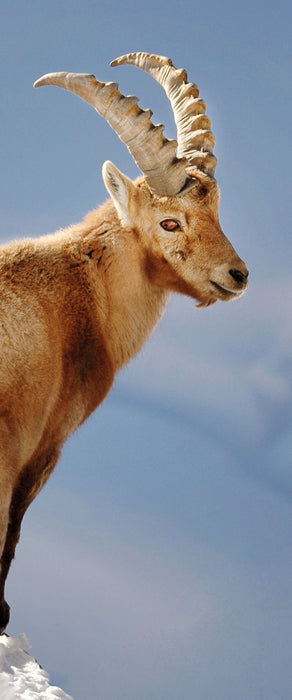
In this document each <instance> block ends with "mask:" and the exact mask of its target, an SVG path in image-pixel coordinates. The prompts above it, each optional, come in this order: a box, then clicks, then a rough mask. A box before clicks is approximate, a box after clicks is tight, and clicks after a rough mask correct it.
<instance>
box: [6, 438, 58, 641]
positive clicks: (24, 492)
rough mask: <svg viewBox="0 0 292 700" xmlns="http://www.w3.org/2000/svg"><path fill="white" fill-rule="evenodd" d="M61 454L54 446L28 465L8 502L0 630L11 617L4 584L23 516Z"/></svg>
mask: <svg viewBox="0 0 292 700" xmlns="http://www.w3.org/2000/svg"><path fill="white" fill-rule="evenodd" d="M58 457H59V450H55V449H54V450H50V451H49V452H48V453H46V454H43V455H42V456H40V457H37V458H35V459H34V460H32V461H31V462H30V463H29V464H28V465H26V467H25V468H24V469H23V470H22V472H21V474H20V476H19V479H18V482H17V484H16V486H15V488H14V491H13V494H12V498H10V501H11V504H10V501H9V505H10V509H9V506H8V511H9V515H8V516H7V515H6V531H5V535H6V536H5V540H4V546H3V548H2V556H1V570H0V633H1V632H3V630H4V629H5V627H6V626H7V624H8V621H9V606H8V605H7V603H6V602H5V600H4V587H5V581H6V578H7V574H8V571H9V568H10V564H11V561H12V559H13V557H14V552H15V547H16V545H17V542H18V540H19V536H20V528H21V522H22V518H23V516H24V514H25V511H26V510H27V508H28V506H29V505H30V503H31V502H32V501H33V499H34V498H35V496H36V495H37V494H38V493H39V491H40V490H41V488H42V487H43V486H44V484H45V482H46V481H47V479H48V478H49V476H50V474H51V472H52V471H53V469H54V467H55V464H56V462H57V460H58ZM8 518H9V522H8V524H7V520H8Z"/></svg>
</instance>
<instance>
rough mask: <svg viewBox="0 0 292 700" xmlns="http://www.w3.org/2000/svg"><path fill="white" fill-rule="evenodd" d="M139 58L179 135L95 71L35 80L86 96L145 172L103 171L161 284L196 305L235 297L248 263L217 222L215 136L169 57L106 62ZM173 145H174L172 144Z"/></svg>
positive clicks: (194, 88)
mask: <svg viewBox="0 0 292 700" xmlns="http://www.w3.org/2000/svg"><path fill="white" fill-rule="evenodd" d="M125 64H129V65H136V66H138V67H139V68H141V69H142V70H144V71H146V72H148V73H150V75H152V76H153V77H154V78H155V80H157V81H158V82H159V83H160V84H161V85H162V87H163V88H164V90H165V92H166V94H167V96H168V98H169V100H170V102H171V106H172V109H173V114H174V119H175V123H176V127H177V142H176V141H172V140H168V139H166V138H165V137H164V136H163V133H162V132H163V128H164V127H163V126H162V125H158V126H154V125H153V124H152V122H151V115H152V113H151V112H150V111H149V110H141V109H140V108H139V107H138V104H137V102H138V100H137V98H136V97H132V96H128V97H124V96H123V95H122V94H121V93H120V92H119V89H118V85H117V84H116V83H99V82H98V81H97V80H96V78H95V77H94V76H93V75H87V74H78V73H49V74H48V75H45V76H43V77H42V78H40V79H39V80H37V81H36V83H35V87H40V86H41V85H58V86H60V87H63V88H65V89H66V90H70V91H71V92H74V93H75V94H77V95H79V96H80V97H82V98H83V99H84V100H86V101H87V102H88V103H89V104H91V105H92V106H93V107H94V108H95V109H96V110H97V112H98V113H99V114H101V115H102V116H103V117H105V119H106V120H107V121H108V122H109V124H110V125H111V126H112V127H113V129H114V130H115V131H116V133H117V134H118V136H119V137H120V139H121V140H122V141H123V142H124V143H125V144H126V145H127V147H128V149H129V151H130V153H131V154H132V156H133V158H134V160H135V161H136V163H137V165H138V167H139V168H140V170H141V171H142V173H143V178H140V179H138V180H137V181H135V182H134V183H133V182H132V181H131V180H129V178H127V177H126V176H125V175H123V174H122V173H121V172H120V171H119V170H118V169H117V168H116V167H115V166H114V165H113V164H112V163H110V162H109V161H107V162H106V163H104V166H103V178H104V182H105V185H106V187H107V189H108V191H109V193H110V195H111V198H112V200H113V202H114V205H115V207H116V210H117V213H118V216H119V218H120V220H121V223H122V225H123V226H124V227H130V228H131V229H132V231H133V232H134V234H135V235H136V236H137V237H138V238H139V239H140V242H141V261H142V264H143V265H144V269H145V271H146V272H147V275H148V276H149V277H150V278H151V279H152V280H153V282H154V283H155V284H157V285H158V286H161V287H164V288H167V289H169V290H174V291H179V292H182V293H185V294H188V295H189V296H192V297H194V298H195V299H197V300H198V301H199V302H200V305H201V306H207V305H209V304H212V303H214V302H215V301H216V300H217V299H222V300H224V301H228V300H230V299H235V298H237V297H239V296H240V295H241V294H242V293H243V292H244V290H245V289H246V287H247V278H248V271H247V269H246V266H245V264H244V263H243V262H242V260H241V259H240V258H239V257H238V255H237V254H236V252H235V250H234V249H233V247H232V246H231V244H230V242H229V241H228V239H227V238H226V237H225V236H224V233H223V232H222V230H221V228H220V224H219V218H218V205H219V190H218V186H217V183H216V180H215V178H214V172H215V168H216V158H215V156H214V155H213V152H212V151H213V147H214V144H215V139H214V136H213V134H212V132H211V130H210V127H211V124H210V120H209V118H208V117H207V116H206V114H205V111H206V105H205V103H204V101H203V100H202V99H200V98H199V97H198V95H199V90H198V88H197V86H196V85H194V84H193V83H189V82H188V81H187V73H186V71H184V70H177V69H176V68H175V67H174V66H173V64H172V62H171V60H170V59H168V58H165V57H163V56H153V55H150V54H147V53H132V54H127V55H126V56H122V57H121V58H118V59H116V60H115V61H113V62H112V64H111V65H113V66H118V65H125ZM176 149H177V150H176Z"/></svg>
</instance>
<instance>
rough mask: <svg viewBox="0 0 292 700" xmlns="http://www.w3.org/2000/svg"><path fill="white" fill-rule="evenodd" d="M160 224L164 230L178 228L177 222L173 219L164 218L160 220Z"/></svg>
mask: <svg viewBox="0 0 292 700" xmlns="http://www.w3.org/2000/svg"><path fill="white" fill-rule="evenodd" d="M160 226H161V227H162V228H164V230H165V231H175V230H176V229H177V228H179V224H178V223H177V221H174V219H164V221H161V222H160Z"/></svg>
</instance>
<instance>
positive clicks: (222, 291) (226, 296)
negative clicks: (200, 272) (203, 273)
mask: <svg viewBox="0 0 292 700" xmlns="http://www.w3.org/2000/svg"><path fill="white" fill-rule="evenodd" d="M210 282H211V284H212V286H213V287H215V289H216V290H217V292H219V299H223V300H225V301H230V300H231V299H238V298H239V297H241V295H242V294H243V292H244V291H245V288H244V289H239V290H236V291H235V290H234V289H230V288H229V287H224V285H223V284H218V282H213V281H212V280H210Z"/></svg>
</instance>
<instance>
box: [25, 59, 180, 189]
mask: <svg viewBox="0 0 292 700" xmlns="http://www.w3.org/2000/svg"><path fill="white" fill-rule="evenodd" d="M43 85H57V86H58V87H61V88H64V89H65V90H69V91H70V92H73V93H75V94H76V95H78V96H79V97H81V98H82V99H84V100H85V101H86V102H88V103H89V104H90V105H92V107H94V108H95V109H96V111H97V112H98V113H99V114H100V115H101V116H103V117H104V118H105V119H106V120H107V121H108V123H109V124H110V126H111V127H112V128H113V129H114V131H115V132H116V133H117V135H118V136H119V138H120V139H121V140H122V141H123V143H125V145H126V146H127V148H128V150H129V151H130V153H131V155H132V156H133V158H134V160H135V162H136V164H137V165H138V167H139V168H140V170H142V173H143V174H144V175H145V179H146V182H147V184H148V186H149V188H150V189H151V190H153V191H154V192H156V194H160V195H167V196H174V195H176V194H178V193H179V192H180V191H181V190H182V189H183V188H184V187H185V185H186V183H187V182H188V180H189V177H188V175H187V173H186V170H185V166H186V161H185V159H181V158H179V159H178V158H177V157H176V147H177V143H176V141H172V140H168V139H166V137H165V136H164V135H163V134H162V131H163V128H164V127H163V126H162V125H158V126H157V127H156V126H154V125H153V124H152V121H151V116H152V112H151V110H142V109H141V108H140V107H139V106H138V98H137V97H134V96H132V95H130V96H127V97H125V96H124V95H122V93H121V92H120V91H119V88H118V84H117V83H111V82H108V83H100V82H98V81H97V80H96V78H95V76H94V75H93V74H89V73H66V72H59V73H48V74H46V75H44V76H42V77H41V78H39V79H38V80H36V82H35V83H34V87H41V86H43Z"/></svg>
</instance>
